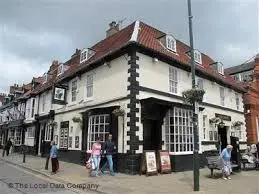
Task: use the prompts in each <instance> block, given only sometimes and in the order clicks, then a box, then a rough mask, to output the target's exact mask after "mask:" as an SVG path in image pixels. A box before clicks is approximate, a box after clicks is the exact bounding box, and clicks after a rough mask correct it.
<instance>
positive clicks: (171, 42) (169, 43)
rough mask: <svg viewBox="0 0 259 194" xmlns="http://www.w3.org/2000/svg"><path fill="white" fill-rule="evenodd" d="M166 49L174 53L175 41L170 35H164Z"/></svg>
mask: <svg viewBox="0 0 259 194" xmlns="http://www.w3.org/2000/svg"><path fill="white" fill-rule="evenodd" d="M166 48H167V49H168V50H170V51H173V52H176V40H175V38H174V37H173V36H171V35H166Z"/></svg>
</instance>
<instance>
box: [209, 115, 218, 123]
mask: <svg viewBox="0 0 259 194" xmlns="http://www.w3.org/2000/svg"><path fill="white" fill-rule="evenodd" d="M209 121H210V123H215V124H216V123H219V122H220V121H221V119H220V118H218V117H214V118H212V119H210V120H209Z"/></svg>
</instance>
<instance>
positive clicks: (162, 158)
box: [159, 150, 172, 173]
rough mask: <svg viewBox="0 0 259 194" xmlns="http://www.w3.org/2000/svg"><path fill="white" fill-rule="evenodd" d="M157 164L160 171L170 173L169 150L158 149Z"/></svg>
mask: <svg viewBox="0 0 259 194" xmlns="http://www.w3.org/2000/svg"><path fill="white" fill-rule="evenodd" d="M159 164H160V171H161V173H171V170H172V168H171V161H170V155H169V152H168V151H166V150H161V151H159Z"/></svg>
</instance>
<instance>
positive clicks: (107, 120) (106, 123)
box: [87, 114, 111, 151]
mask: <svg viewBox="0 0 259 194" xmlns="http://www.w3.org/2000/svg"><path fill="white" fill-rule="evenodd" d="M97 118H98V119H97ZM101 118H103V120H101ZM101 121H103V122H101ZM110 124H111V117H110V115H109V114H99V115H91V116H89V119H88V132H87V150H88V151H89V150H91V149H92V145H93V143H95V138H96V137H100V139H101V142H102V143H103V142H105V140H106V136H107V135H108V134H109V133H110ZM96 126H98V127H97V128H98V131H96ZM101 126H103V130H102V131H100V129H101ZM93 130H94V131H93ZM101 134H102V137H101ZM93 137H94V138H93Z"/></svg>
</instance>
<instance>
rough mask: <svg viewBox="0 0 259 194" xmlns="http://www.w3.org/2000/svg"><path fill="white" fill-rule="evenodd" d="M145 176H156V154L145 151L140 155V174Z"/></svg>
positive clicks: (151, 151)
mask: <svg viewBox="0 0 259 194" xmlns="http://www.w3.org/2000/svg"><path fill="white" fill-rule="evenodd" d="M143 173H146V175H147V176H148V175H152V174H157V163H156V152H155V151H153V150H148V151H147V150H146V151H144V153H143V154H142V158H141V167H140V174H143Z"/></svg>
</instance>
